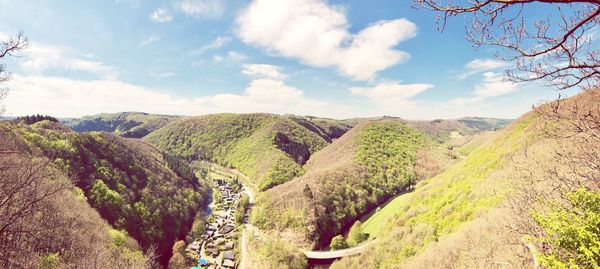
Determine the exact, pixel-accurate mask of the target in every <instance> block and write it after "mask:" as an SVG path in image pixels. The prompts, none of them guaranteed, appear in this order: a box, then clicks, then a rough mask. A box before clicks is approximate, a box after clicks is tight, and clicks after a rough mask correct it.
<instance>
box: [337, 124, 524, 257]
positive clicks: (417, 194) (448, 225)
mask: <svg viewBox="0 0 600 269" xmlns="http://www.w3.org/2000/svg"><path fill="white" fill-rule="evenodd" d="M534 123H535V115H533V114H532V113H529V114H527V115H525V116H523V117H521V119H519V120H518V121H516V122H515V123H513V124H512V125H511V126H510V127H508V128H507V129H505V130H503V131H502V132H501V133H498V134H496V135H495V136H494V137H493V138H491V140H490V141H487V142H484V143H482V145H481V146H479V147H477V148H476V149H475V150H473V151H472V152H471V153H470V154H468V156H467V157H466V158H465V159H464V160H461V161H459V162H458V163H456V164H454V165H452V166H451V167H450V168H448V169H447V170H446V171H444V172H443V173H441V174H439V175H438V176H436V177H433V178H430V179H427V180H424V181H422V182H420V183H419V184H418V185H417V186H416V189H415V191H414V192H413V193H411V194H410V196H408V197H407V198H404V199H402V200H399V203H400V205H398V204H396V203H394V204H393V205H390V206H393V207H394V209H393V210H391V212H389V213H388V214H393V217H391V219H392V221H391V222H390V223H389V224H388V225H387V227H386V228H384V229H383V230H382V231H380V232H379V233H378V234H377V235H376V236H377V237H378V238H379V240H378V242H377V243H376V245H375V246H374V247H373V248H372V249H371V250H370V251H368V252H366V253H364V255H360V256H359V257H355V258H348V259H344V260H342V261H341V262H338V263H336V264H334V266H333V268H364V267H367V268H398V267H400V268H431V267H448V266H450V267H456V266H459V267H464V266H467V267H469V266H470V267H473V266H474V267H478V266H482V264H484V263H479V265H476V263H475V261H474V260H477V259H479V260H480V261H483V260H485V259H487V256H485V255H488V254H489V253H480V254H479V255H480V256H473V255H474V253H473V252H472V253H462V254H456V252H457V251H456V250H457V249H461V248H462V247H465V246H468V247H466V248H470V250H471V251H476V250H482V249H486V248H487V247H490V246H495V250H494V251H493V252H492V253H493V255H494V258H496V259H505V260H509V261H511V262H514V263H512V266H516V267H521V266H524V265H523V264H521V265H517V264H519V262H521V263H527V262H528V261H527V251H526V249H525V248H524V246H522V244H519V237H518V236H514V234H512V233H510V231H507V230H506V229H502V228H501V226H496V224H498V223H505V221H507V219H506V218H505V216H507V215H508V214H507V213H508V212H505V211H502V210H501V209H495V208H499V206H500V204H502V203H503V201H505V199H506V195H507V194H508V190H509V184H510V182H511V180H510V179H511V178H512V177H515V176H516V174H515V172H514V168H513V167H512V166H511V162H510V159H511V158H513V157H515V156H516V154H517V153H519V152H520V150H521V149H522V148H523V147H524V146H525V145H527V144H528V143H531V142H532V140H534V139H536V138H535V134H536V132H535V131H534V125H535V124H534ZM515 158H516V157H515ZM384 211H388V210H387V208H384V209H383V210H382V212H384ZM467 224H468V225H467ZM482 238H485V240H484V239H482ZM515 241H516V242H515ZM442 242H446V243H442ZM450 242H452V243H450ZM474 244H475V245H474ZM511 244H512V247H511V248H510V250H507V249H505V248H504V247H503V246H507V245H511ZM434 245H435V246H436V249H437V251H439V252H425V253H427V254H422V253H424V250H426V249H428V248H433V247H432V246H434ZM450 245H453V246H452V247H451V248H448V247H449V246H450ZM441 248H445V249H446V250H447V249H454V252H452V251H447V252H441V250H440V249H441ZM478 248H479V249H478ZM463 251H464V249H463ZM440 252H441V253H444V255H448V256H440V255H442V254H440ZM434 253H436V254H434ZM448 253H454V255H451V254H448ZM427 255H429V256H427ZM517 256H519V257H521V258H519V257H517ZM411 260H412V261H411ZM503 261H504V260H503ZM458 264H462V265H458ZM487 266H489V265H487ZM498 266H499V267H500V265H498Z"/></svg>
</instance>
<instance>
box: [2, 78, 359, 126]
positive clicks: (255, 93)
mask: <svg viewBox="0 0 600 269" xmlns="http://www.w3.org/2000/svg"><path fill="white" fill-rule="evenodd" d="M7 86H8V87H9V88H10V89H11V91H10V94H9V95H8V97H7V99H6V100H5V104H6V108H7V111H8V113H9V114H10V115H25V114H32V113H40V114H49V115H54V116H57V117H79V116H83V115H90V114H96V113H103V112H120V111H144V112H149V113H162V114H180V115H199V114H207V113H220V112H233V113H249V112H268V113H278V114H286V113H293V114H313V115H320V116H335V115H340V113H341V112H340V111H341V110H343V109H345V108H343V107H340V106H335V105H332V104H329V103H327V102H323V101H319V100H314V99H310V98H307V97H306V96H304V93H303V91H301V90H300V89H297V88H295V87H292V86H289V85H286V84H285V83H284V82H283V81H280V80H275V79H269V78H264V79H255V80H253V81H252V82H251V83H250V84H249V85H248V86H247V87H246V89H245V90H244V92H243V93H239V94H233V93H222V94H216V95H208V96H198V97H181V96H177V95H173V94H170V93H167V92H164V91H159V90H157V89H151V88H146V87H143V86H138V85H133V84H129V83H125V82H122V81H118V80H74V79H69V78H61V77H43V76H23V75H15V76H14V77H13V79H12V80H11V81H9V82H8V83H7ZM48 100H52V102H48ZM346 110H348V109H346Z"/></svg>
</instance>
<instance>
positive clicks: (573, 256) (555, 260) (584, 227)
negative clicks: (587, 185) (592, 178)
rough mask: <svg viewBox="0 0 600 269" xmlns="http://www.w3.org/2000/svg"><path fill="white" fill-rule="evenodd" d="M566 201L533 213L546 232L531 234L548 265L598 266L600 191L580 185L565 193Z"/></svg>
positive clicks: (543, 262)
mask: <svg viewBox="0 0 600 269" xmlns="http://www.w3.org/2000/svg"><path fill="white" fill-rule="evenodd" d="M567 200H568V204H557V203H555V204H553V205H552V206H551V208H550V209H549V210H548V211H547V212H537V213H535V214H534V219H535V221H536V222H537V223H538V224H539V225H540V227H541V228H542V229H543V230H544V232H545V236H543V237H538V238H533V240H534V241H536V242H538V243H540V244H541V245H542V246H543V248H542V249H545V250H543V251H542V252H541V253H539V255H538V259H539V261H540V264H541V265H542V266H545V267H548V268H600V192H598V191H589V190H585V189H579V190H578V191H575V192H572V193H569V194H567Z"/></svg>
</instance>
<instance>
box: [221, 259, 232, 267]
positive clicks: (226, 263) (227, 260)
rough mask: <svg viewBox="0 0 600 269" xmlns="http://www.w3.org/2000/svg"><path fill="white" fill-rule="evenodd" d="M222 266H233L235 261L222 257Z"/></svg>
mask: <svg viewBox="0 0 600 269" xmlns="http://www.w3.org/2000/svg"><path fill="white" fill-rule="evenodd" d="M223 267H224V268H235V262H234V261H232V260H229V259H223Z"/></svg>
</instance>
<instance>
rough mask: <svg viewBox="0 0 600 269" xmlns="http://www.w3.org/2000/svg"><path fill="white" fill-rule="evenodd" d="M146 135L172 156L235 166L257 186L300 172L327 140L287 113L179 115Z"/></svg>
mask: <svg viewBox="0 0 600 269" xmlns="http://www.w3.org/2000/svg"><path fill="white" fill-rule="evenodd" d="M145 139H146V140H147V141H149V142H151V143H152V144H154V145H156V146H158V147H159V148H161V149H163V150H165V151H167V152H169V153H171V154H174V155H176V156H180V157H183V158H186V159H189V160H208V161H212V162H215V163H218V164H220V165H223V166H227V167H234V168H236V169H239V170H240V171H241V172H242V173H244V174H245V175H247V176H248V177H249V178H250V179H251V180H252V181H253V182H254V183H255V184H256V186H257V187H258V189H259V190H266V189H269V188H271V187H273V186H276V185H279V184H281V183H283V182H286V181H288V180H290V179H292V178H294V177H295V176H298V175H300V174H302V173H303V169H302V165H303V164H304V163H305V162H306V161H307V160H308V158H309V157H310V156H311V155H312V154H313V153H314V152H316V151H318V150H319V149H321V148H323V147H325V146H326V145H327V141H326V140H324V139H323V138H322V137H320V136H319V135H318V134H316V133H314V132H312V131H310V130H308V129H306V128H304V127H302V126H301V125H299V124H297V123H296V122H294V121H292V120H290V119H289V118H287V117H283V116H277V115H270V114H245V115H235V114H217V115H207V116H200V117H193V118H184V119H181V120H178V121H175V122H173V123H171V124H169V125H168V126H165V127H164V128H161V129H160V130H158V131H156V132H154V133H152V134H150V135H149V136H148V137H146V138H145Z"/></svg>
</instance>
